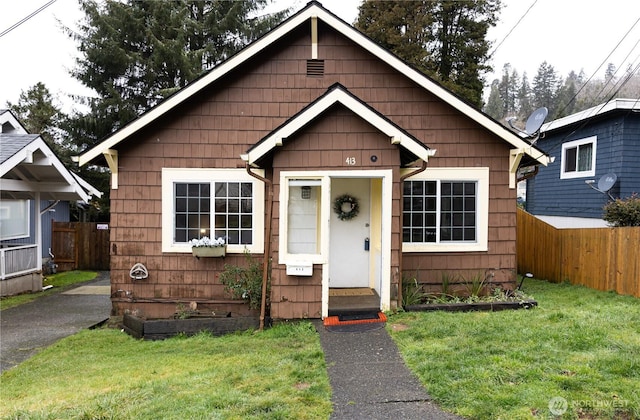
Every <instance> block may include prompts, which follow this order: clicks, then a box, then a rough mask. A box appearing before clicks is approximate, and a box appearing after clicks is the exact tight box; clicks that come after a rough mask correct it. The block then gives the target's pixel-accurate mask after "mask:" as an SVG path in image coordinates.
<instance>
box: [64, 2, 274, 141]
mask: <svg viewBox="0 0 640 420" xmlns="http://www.w3.org/2000/svg"><path fill="white" fill-rule="evenodd" d="M267 3H268V0H237V1H217V0H172V1H144V0H124V1H118V0H106V1H104V2H102V1H101V2H98V1H95V0H80V5H81V8H82V10H83V11H84V13H85V19H84V20H83V21H82V22H81V24H80V27H79V31H78V32H72V31H70V30H68V33H69V34H70V35H71V36H72V37H73V38H74V39H75V40H76V41H77V43H78V47H79V51H80V53H81V56H80V58H78V59H77V67H76V68H75V69H74V70H73V71H72V75H73V76H74V77H75V78H77V79H78V80H79V81H80V82H82V83H83V84H84V85H85V86H87V87H89V88H91V89H93V90H94V91H95V92H96V96H95V97H93V98H77V99H78V100H80V101H83V103H84V104H85V105H87V106H88V107H89V109H90V112H89V113H88V114H86V115H75V124H74V126H73V129H74V131H73V133H72V135H73V137H74V138H75V139H76V140H77V141H78V142H79V143H80V146H81V147H83V148H84V147H87V146H91V145H93V144H95V143H96V142H97V141H98V140H99V139H100V138H102V137H103V136H105V135H107V134H109V133H111V132H112V131H114V130H116V129H118V128H120V127H121V126H123V125H124V124H126V123H127V122H128V121H130V120H132V119H134V118H135V117H137V116H138V115H140V114H141V113H142V112H144V111H146V110H148V109H149V108H151V107H152V106H154V105H156V104H157V103H159V102H160V101H162V100H163V99H164V98H166V97H167V96H169V95H171V94H172V93H174V92H176V91H177V90H179V89H180V88H182V87H184V86H186V85H187V84H188V83H189V82H191V81H192V80H194V79H196V78H197V77H199V76H200V75H201V74H202V73H203V72H205V71H207V70H209V69H210V68H212V67H213V66H215V65H216V64H218V63H220V62H221V61H223V60H225V59H226V58H228V57H229V56H231V55H233V54H234V53H235V52H237V51H238V50H240V49H241V48H242V47H244V46H245V45H246V44H248V43H249V42H251V41H252V40H254V39H256V38H257V37H259V36H260V35H262V34H263V33H265V32H266V31H268V30H269V29H270V28H272V27H274V26H275V25H276V24H278V23H279V22H280V21H281V20H282V19H283V18H284V16H285V15H286V13H287V12H286V11H285V12H279V13H275V14H272V15H265V16H258V12H260V11H261V10H262V9H263V8H264V6H266V4H267Z"/></svg>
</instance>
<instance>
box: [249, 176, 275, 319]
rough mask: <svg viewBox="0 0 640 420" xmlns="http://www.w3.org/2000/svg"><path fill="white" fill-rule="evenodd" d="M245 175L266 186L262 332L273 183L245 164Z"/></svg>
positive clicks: (261, 310)
mask: <svg viewBox="0 0 640 420" xmlns="http://www.w3.org/2000/svg"><path fill="white" fill-rule="evenodd" d="M246 167H247V173H248V174H249V175H251V176H252V177H254V178H256V179H258V180H260V181H262V182H264V183H265V185H266V186H267V215H266V218H267V220H266V222H267V226H266V232H265V243H264V257H263V261H262V300H261V302H260V328H259V330H260V331H262V330H264V318H265V312H266V309H267V283H268V281H269V255H270V254H271V224H272V221H271V212H272V209H273V183H272V182H271V181H269V180H268V179H267V178H263V177H261V176H260V175H258V174H255V173H253V172H251V167H249V164H248V163H247V166H246Z"/></svg>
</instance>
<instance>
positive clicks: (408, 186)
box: [402, 181, 437, 242]
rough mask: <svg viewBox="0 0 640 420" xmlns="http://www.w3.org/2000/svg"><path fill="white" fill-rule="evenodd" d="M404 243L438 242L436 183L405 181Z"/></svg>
mask: <svg viewBox="0 0 640 420" xmlns="http://www.w3.org/2000/svg"><path fill="white" fill-rule="evenodd" d="M403 191H404V197H403V203H404V209H403V214H402V224H403V227H402V240H403V242H436V230H437V227H436V224H435V222H436V217H435V215H436V211H437V209H436V204H437V194H436V191H437V189H436V181H405V183H404V187H403Z"/></svg>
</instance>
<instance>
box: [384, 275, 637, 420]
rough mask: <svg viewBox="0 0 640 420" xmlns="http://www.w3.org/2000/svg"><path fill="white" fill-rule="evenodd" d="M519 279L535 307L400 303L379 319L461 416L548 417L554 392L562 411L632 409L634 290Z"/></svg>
mask: <svg viewBox="0 0 640 420" xmlns="http://www.w3.org/2000/svg"><path fill="white" fill-rule="evenodd" d="M524 289H525V292H526V293H528V294H531V295H533V296H534V298H535V299H536V300H538V303H539V307H538V308H535V309H531V310H518V311H504V312H493V313H489V312H475V313H447V312H423V313H417V312H412V313H401V314H398V315H394V316H393V317H392V318H391V320H390V322H389V324H388V326H387V327H388V329H389V331H390V332H391V335H392V337H393V339H394V340H395V342H396V343H397V344H398V347H399V348H400V351H401V353H402V355H403V357H404V358H405V361H406V362H407V364H408V365H409V367H410V369H412V370H413V371H414V372H415V373H416V374H417V375H418V377H419V378H420V380H421V381H422V383H423V384H424V385H425V387H426V389H427V390H428V392H429V393H430V394H431V395H432V397H433V398H434V399H435V401H436V402H437V403H438V404H439V405H441V406H442V407H443V408H445V409H446V410H449V411H452V412H455V413H457V414H459V415H461V416H464V417H468V418H474V419H500V418H501V419H527V418H549V417H550V416H551V417H553V416H552V412H551V410H550V408H549V402H550V400H551V399H552V398H554V397H562V398H564V399H565V400H566V402H567V403H566V406H567V411H566V413H565V414H564V415H563V416H562V418H563V419H567V418H580V419H582V418H585V419H601V418H612V419H613V418H622V419H631V418H640V299H637V298H633V297H628V296H619V295H616V294H614V293H605V292H599V291H595V290H590V289H587V288H584V287H578V286H572V285H569V284H551V283H547V282H542V281H537V280H526V281H525V284H524ZM555 401H556V402H557V401H560V403H559V405H556V406H553V408H554V410H556V409H559V410H560V411H561V410H562V408H564V407H563V405H562V402H563V401H562V400H558V399H556V400H555ZM556 413H557V412H556Z"/></svg>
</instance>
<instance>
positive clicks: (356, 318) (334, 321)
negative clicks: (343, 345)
mask: <svg viewBox="0 0 640 420" xmlns="http://www.w3.org/2000/svg"><path fill="white" fill-rule="evenodd" d="M383 322H387V317H386V316H385V314H383V313H382V312H378V313H368V314H359V315H336V316H328V317H326V318H325V319H324V322H323V324H324V326H325V327H329V326H334V325H358V324H376V323H383Z"/></svg>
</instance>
